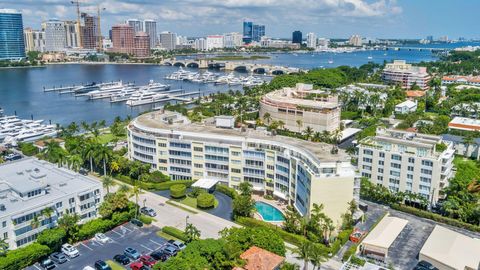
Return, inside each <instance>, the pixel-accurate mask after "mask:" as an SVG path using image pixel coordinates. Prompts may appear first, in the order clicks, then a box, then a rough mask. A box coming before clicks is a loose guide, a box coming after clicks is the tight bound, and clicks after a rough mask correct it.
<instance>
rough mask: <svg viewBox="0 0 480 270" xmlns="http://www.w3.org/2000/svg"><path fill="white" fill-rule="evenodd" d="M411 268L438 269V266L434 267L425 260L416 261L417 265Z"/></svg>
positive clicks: (421, 269)
mask: <svg viewBox="0 0 480 270" xmlns="http://www.w3.org/2000/svg"><path fill="white" fill-rule="evenodd" d="M413 269H414V270H438V268H436V267H435V266H433V265H432V264H431V263H429V262H426V261H420V262H418V263H417V265H416V266H415V267H414V268H413Z"/></svg>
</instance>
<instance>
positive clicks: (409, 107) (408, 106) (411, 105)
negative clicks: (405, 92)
mask: <svg viewBox="0 0 480 270" xmlns="http://www.w3.org/2000/svg"><path fill="white" fill-rule="evenodd" d="M416 110H417V101H416V100H415V101H412V100H405V101H404V102H402V103H400V104H397V105H395V113H397V114H407V113H412V112H415V111H416Z"/></svg>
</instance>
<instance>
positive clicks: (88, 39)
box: [82, 13, 100, 49]
mask: <svg viewBox="0 0 480 270" xmlns="http://www.w3.org/2000/svg"><path fill="white" fill-rule="evenodd" d="M82 18H83V25H82V34H83V40H82V41H83V48H84V49H97V48H99V44H98V42H99V41H100V38H99V36H100V32H99V27H98V17H96V16H91V15H89V14H87V13H82Z"/></svg>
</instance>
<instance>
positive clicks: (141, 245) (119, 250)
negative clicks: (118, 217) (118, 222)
mask: <svg viewBox="0 0 480 270" xmlns="http://www.w3.org/2000/svg"><path fill="white" fill-rule="evenodd" d="M159 230H160V229H159V228H158V227H155V226H150V227H143V228H138V227H136V226H134V225H132V224H130V223H126V224H124V225H122V226H119V227H117V228H115V229H113V230H111V231H109V232H106V233H105V235H106V236H108V237H109V238H110V239H111V241H110V242H108V243H105V244H103V243H100V242H98V241H96V240H95V239H90V240H87V241H83V242H81V243H78V244H76V245H75V246H76V248H77V249H78V251H79V252H80V256H78V257H76V258H73V259H68V261H67V262H66V263H63V264H57V267H56V268H55V269H75V270H81V269H83V268H84V267H85V266H87V265H89V266H92V267H93V264H94V263H95V261H97V260H104V261H107V260H113V256H115V255H116V254H123V250H124V249H125V248H126V247H132V248H134V249H136V250H137V251H138V252H139V253H141V254H147V253H151V252H152V251H155V250H158V249H160V248H161V247H162V246H164V245H165V243H166V241H167V240H165V239H163V238H161V237H159V236H157V235H156V232H157V231H159ZM27 269H28V270H39V269H43V268H42V267H41V266H40V265H39V264H38V263H37V264H35V265H33V266H30V267H29V268H27ZM128 269H129V268H128Z"/></svg>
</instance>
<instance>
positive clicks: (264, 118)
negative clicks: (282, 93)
mask: <svg viewBox="0 0 480 270" xmlns="http://www.w3.org/2000/svg"><path fill="white" fill-rule="evenodd" d="M263 120H265V122H267V125H270V121H271V120H272V116H271V115H270V113H268V112H266V113H264V114H263Z"/></svg>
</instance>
